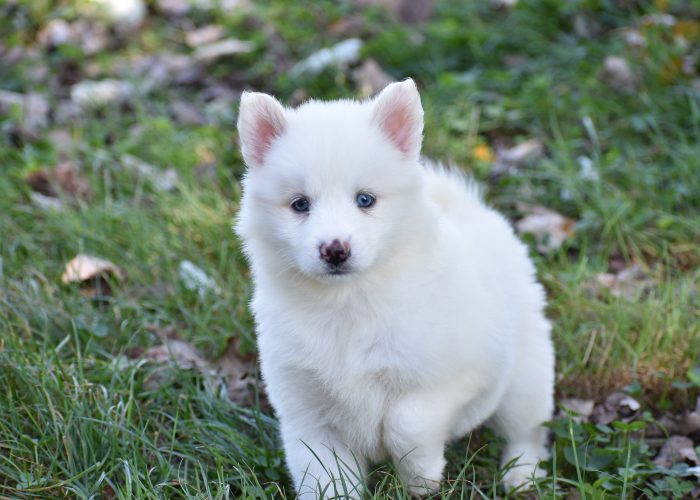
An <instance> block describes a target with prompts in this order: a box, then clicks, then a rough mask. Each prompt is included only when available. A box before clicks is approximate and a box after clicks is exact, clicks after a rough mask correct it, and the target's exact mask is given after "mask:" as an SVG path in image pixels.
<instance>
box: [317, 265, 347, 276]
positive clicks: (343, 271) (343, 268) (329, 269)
mask: <svg viewBox="0 0 700 500" xmlns="http://www.w3.org/2000/svg"><path fill="white" fill-rule="evenodd" d="M353 272H354V270H353V268H352V266H349V265H348V264H342V265H340V266H333V265H328V266H326V269H325V272H324V273H323V276H332V277H338V278H340V277H344V276H350V275H351V274H353Z"/></svg>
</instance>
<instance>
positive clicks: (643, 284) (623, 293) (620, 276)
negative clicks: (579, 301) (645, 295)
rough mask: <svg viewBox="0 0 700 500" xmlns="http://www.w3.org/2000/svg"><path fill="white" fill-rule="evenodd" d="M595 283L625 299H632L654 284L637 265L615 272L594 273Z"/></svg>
mask: <svg viewBox="0 0 700 500" xmlns="http://www.w3.org/2000/svg"><path fill="white" fill-rule="evenodd" d="M596 283H597V284H598V286H599V287H602V288H603V289H606V290H608V291H609V292H610V294H611V295H613V296H615V297H624V298H626V299H634V298H636V297H637V296H638V295H639V294H640V293H642V292H644V291H646V290H648V289H650V288H651V287H653V286H654V281H653V280H651V279H649V278H648V277H647V275H646V274H645V273H644V271H643V270H642V268H641V267H640V266H639V265H633V266H631V267H627V268H624V269H622V270H620V271H619V272H618V273H615V274H612V273H599V274H597V275H596Z"/></svg>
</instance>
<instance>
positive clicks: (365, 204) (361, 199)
mask: <svg viewBox="0 0 700 500" xmlns="http://www.w3.org/2000/svg"><path fill="white" fill-rule="evenodd" d="M356 199H357V206H358V207H360V208H369V207H371V206H372V205H374V202H375V201H376V198H375V197H374V196H372V195H371V194H369V193H358V194H357V198H356Z"/></svg>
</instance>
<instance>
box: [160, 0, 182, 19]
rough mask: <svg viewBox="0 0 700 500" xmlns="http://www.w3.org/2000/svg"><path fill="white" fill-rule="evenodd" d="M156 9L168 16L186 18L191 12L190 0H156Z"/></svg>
mask: <svg viewBox="0 0 700 500" xmlns="http://www.w3.org/2000/svg"><path fill="white" fill-rule="evenodd" d="M156 8H157V9H158V11H159V12H160V13H162V14H165V15H166V16H184V15H185V14H187V13H188V12H189V11H190V2H189V0H156Z"/></svg>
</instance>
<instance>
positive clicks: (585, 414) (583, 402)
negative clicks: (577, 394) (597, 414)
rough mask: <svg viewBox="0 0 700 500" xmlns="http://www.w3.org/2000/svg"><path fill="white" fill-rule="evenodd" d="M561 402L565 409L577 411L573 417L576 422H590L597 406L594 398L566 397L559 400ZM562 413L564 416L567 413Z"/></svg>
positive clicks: (572, 411)
mask: <svg viewBox="0 0 700 500" xmlns="http://www.w3.org/2000/svg"><path fill="white" fill-rule="evenodd" d="M559 404H560V405H561V406H562V409H563V410H567V411H569V412H571V413H575V415H574V416H573V419H574V420H575V421H576V422H588V419H589V418H590V417H591V415H592V414H593V409H594V407H595V402H594V401H593V400H592V399H580V398H565V399H562V400H561V401H559ZM560 415H561V416H564V415H566V414H565V413H564V412H562V413H560Z"/></svg>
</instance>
